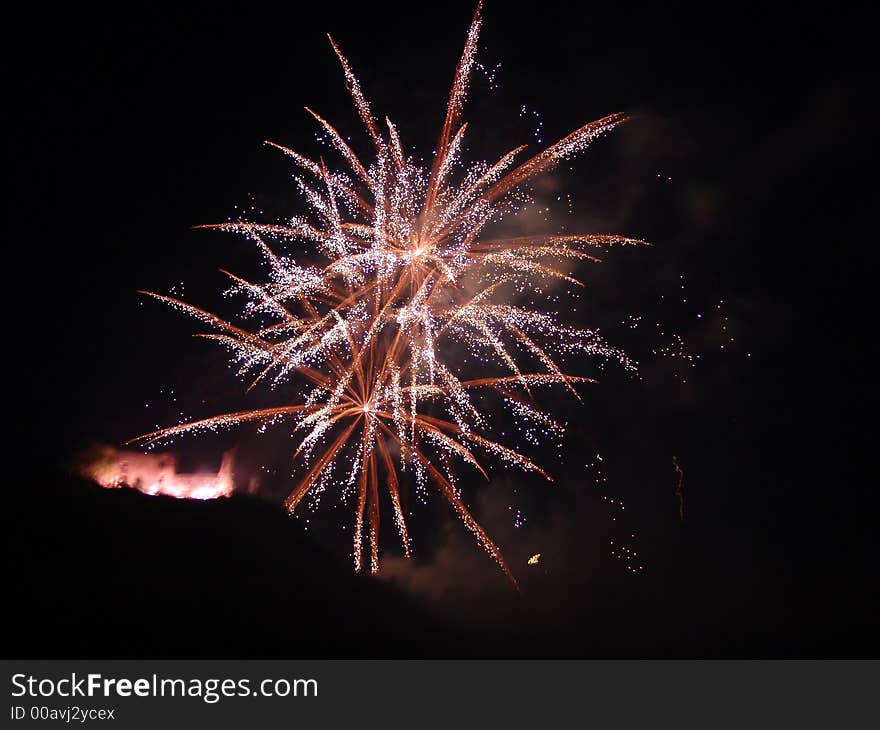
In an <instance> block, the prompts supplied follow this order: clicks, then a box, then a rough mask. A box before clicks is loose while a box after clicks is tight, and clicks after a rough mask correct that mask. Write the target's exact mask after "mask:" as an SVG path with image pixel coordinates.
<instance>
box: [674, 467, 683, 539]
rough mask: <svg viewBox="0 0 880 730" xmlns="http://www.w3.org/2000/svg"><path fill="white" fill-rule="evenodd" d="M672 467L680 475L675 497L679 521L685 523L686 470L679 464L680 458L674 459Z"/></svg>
mask: <svg viewBox="0 0 880 730" xmlns="http://www.w3.org/2000/svg"><path fill="white" fill-rule="evenodd" d="M672 467H673V469H675V473H676V474H677V475H678V482H677V484H676V485H675V496H676V497H678V519H679V520H681V521H682V522H684V469H682V468H681V465H680V464H679V463H678V457H676V456H674V455H673V457H672Z"/></svg>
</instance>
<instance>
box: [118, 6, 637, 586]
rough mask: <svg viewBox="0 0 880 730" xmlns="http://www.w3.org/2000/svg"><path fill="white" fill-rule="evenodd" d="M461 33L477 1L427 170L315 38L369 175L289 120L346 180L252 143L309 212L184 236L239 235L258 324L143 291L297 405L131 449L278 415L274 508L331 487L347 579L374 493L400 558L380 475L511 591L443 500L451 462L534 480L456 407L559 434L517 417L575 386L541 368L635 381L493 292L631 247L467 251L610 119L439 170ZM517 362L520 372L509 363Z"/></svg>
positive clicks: (223, 420) (620, 356) (533, 287)
mask: <svg viewBox="0 0 880 730" xmlns="http://www.w3.org/2000/svg"><path fill="white" fill-rule="evenodd" d="M480 25H481V8H480V7H479V6H478V7H477V12H476V14H475V16H474V19H473V22H472V24H471V27H470V31H469V33H468V36H467V42H466V44H465V48H464V53H463V55H462V57H461V60H460V61H459V63H458V66H457V68H456V71H455V77H454V80H453V84H452V92H451V94H450V97H449V102H448V105H447V109H446V118H445V121H444V122H443V128H442V131H441V133H440V138H439V141H438V143H437V150H436V154H435V156H434V160H433V163H432V164H431V166H430V168H427V169H424V168H422V167H420V166H418V165H417V164H416V162H415V160H414V158H412V157H410V156H409V155H408V154H407V152H406V150H405V148H404V146H403V144H402V142H401V138H400V136H399V134H398V131H397V127H396V126H395V125H394V124H393V123H392V122H391V121H390V120H389V119H387V118H386V119H385V120H384V124H380V122H379V121H377V119H376V118H375V117H374V116H373V113H372V111H371V109H370V105H369V104H368V102H367V100H366V98H365V96H364V94H363V91H362V90H361V86H360V83H359V82H358V79H357V78H356V77H355V75H354V74H353V73H352V70H351V68H350V66H349V64H348V62H347V61H346V59H345V57H344V56H343V55H342V53H341V52H340V50H339V47H338V46H337V45H336V43H335V42H334V41H333V40H332V39H331V40H330V43H331V45H332V47H333V50H334V52H335V53H336V55H337V56H338V58H339V61H340V62H341V64H342V69H343V72H344V76H345V82H346V86H347V87H348V91H349V93H350V94H351V97H352V99H353V100H354V104H355V107H356V109H357V111H358V114H359V115H360V118H361V120H362V121H363V124H364V127H365V128H366V132H367V135H368V137H369V140H370V142H371V147H372V160H371V161H370V162H369V163H367V162H363V161H362V160H361V159H360V158H359V157H358V155H357V154H356V153H355V152H354V150H353V149H352V148H351V147H350V146H349V144H348V143H347V142H346V141H345V138H344V137H343V136H342V135H341V134H340V133H339V132H337V130H336V129H334V127H333V126H331V125H330V124H329V123H328V122H327V121H325V120H324V119H323V118H322V117H321V116H319V115H318V114H317V113H315V112H313V111H311V110H308V111H309V113H310V114H311V115H312V116H313V117H314V118H315V120H316V121H317V123H318V124H319V125H320V127H321V128H322V129H323V131H324V133H325V135H326V138H327V139H328V140H329V142H330V143H331V145H332V146H333V147H334V148H335V150H336V152H337V153H338V154H339V156H340V157H341V158H342V160H343V162H344V163H345V168H346V169H344V170H341V171H332V170H331V169H330V168H329V167H328V166H327V165H326V164H325V162H324V160H323V159H321V160H319V161H317V162H315V161H313V160H311V159H308V158H306V157H304V156H302V155H300V154H299V153H297V152H294V151H293V150H291V149H288V148H287V147H284V146H281V145H278V144H275V143H271V142H270V143H268V144H270V145H272V146H273V147H275V148H277V149H278V150H280V151H281V152H282V153H284V154H285V155H287V156H288V157H289V158H290V159H291V160H292V161H293V164H294V165H295V166H296V168H297V169H298V174H297V176H296V178H295V179H296V181H297V185H298V186H299V189H300V192H301V193H302V195H303V196H304V197H305V199H306V201H307V202H308V204H309V207H310V209H311V213H312V215H311V217H310V218H308V219H307V218H304V217H296V218H292V219H289V220H287V221H284V222H283V223H259V222H248V221H243V220H242V221H235V222H228V223H221V224H217V225H212V226H201V227H202V228H217V229H221V230H223V231H229V232H233V233H239V234H243V235H244V236H246V237H247V238H248V239H250V240H252V241H253V242H254V243H255V244H256V245H257V246H258V247H259V249H260V251H261V252H262V256H263V260H264V262H265V264H266V266H267V268H268V271H269V275H268V278H267V280H266V281H264V282H262V283H253V282H250V281H246V280H244V279H242V278H240V277H238V276H235V275H233V274H228V276H229V277H230V279H231V280H232V291H233V292H234V293H237V294H240V295H242V296H243V298H244V302H245V304H244V306H243V310H242V318H243V319H244V320H247V318H248V317H250V318H252V319H253V318H260V320H261V321H260V324H259V325H248V324H242V325H240V326H239V325H236V324H232V323H231V322H228V321H226V320H224V319H221V318H220V317H217V316H215V315H213V314H211V313H210V312H207V311H205V310H203V309H199V308H198V307H195V306H193V305H191V304H188V303H185V302H183V301H180V300H178V299H174V298H171V297H167V296H163V295H159V294H153V293H150V292H145V293H146V294H149V295H150V296H153V297H155V298H157V299H159V300H162V301H164V302H166V303H167V304H170V305H171V306H173V307H175V308H177V309H179V310H181V311H183V312H185V313H188V314H190V315H192V316H194V317H196V318H197V319H199V320H201V321H202V322H204V323H205V324H207V325H210V326H211V327H212V329H213V330H214V331H213V332H212V333H210V334H205V335H203V336H205V337H208V338H211V339H213V340H215V341H216V342H218V343H220V344H221V345H223V346H225V347H227V348H228V349H229V350H230V351H231V352H232V355H233V358H234V360H235V362H236V363H237V365H238V366H239V367H240V373H241V374H242V375H243V376H245V377H248V378H249V381H250V387H254V386H255V385H257V384H261V383H266V384H271V385H276V384H279V383H285V382H290V381H293V382H296V383H298V384H299V386H298V391H299V394H300V395H299V397H298V398H297V402H296V403H293V404H282V405H279V406H278V407H275V408H266V409H259V410H250V411H241V412H237V413H226V414H223V415H219V416H215V417H213V418H206V419H204V420H199V421H194V422H189V423H183V424H180V425H177V426H172V427H170V428H164V429H162V430H159V431H155V432H153V433H149V434H145V435H143V436H140V437H138V438H137V439H135V441H140V442H142V443H152V442H155V441H157V440H160V439H166V438H169V437H174V436H177V435H180V434H186V433H192V432H198V431H201V430H205V429H210V430H213V429H218V428H221V427H226V426H236V425H239V424H243V423H248V422H254V423H258V424H261V425H264V426H265V425H267V424H270V423H276V422H280V421H283V420H288V421H289V422H290V423H292V425H293V429H292V433H293V436H294V438H296V439H297V442H298V446H297V448H296V453H295V456H294V459H298V460H300V461H301V462H302V465H303V467H302V471H303V472H304V476H302V477H301V478H300V479H299V481H298V482H297V483H296V485H295V486H294V488H293V491H291V492H290V494H289V496H288V497H287V499H286V501H285V505H286V507H287V509H288V510H289V511H290V512H291V513H292V512H294V510H296V509H297V507H298V506H299V505H300V503H301V502H302V501H303V499H304V498H305V497H306V495H309V494H311V495H312V496H313V497H315V498H317V497H320V495H321V494H322V493H323V492H324V491H325V490H326V489H327V488H328V487H331V486H332V487H334V488H337V489H339V490H340V491H341V492H342V495H343V497H344V498H346V499H347V498H348V497H353V498H354V499H353V500H352V501H353V502H354V504H355V513H354V528H355V529H354V564H355V569H356V570H361V569H362V567H363V566H364V547H365V544H367V543H368V544H369V558H368V563H367V564H368V565H369V570H370V571H371V572H373V573H375V572H376V571H377V570H378V568H379V522H380V514H379V513H380V510H379V494H380V489H386V490H387V491H388V494H389V496H390V502H391V505H392V508H393V518H394V522H395V525H396V527H397V531H398V532H399V534H400V539H401V542H402V543H403V550H404V552H405V553H406V555H407V556H409V554H410V538H409V535H408V533H407V524H406V520H405V519H404V513H403V509H402V507H401V489H402V484H401V481H400V478H399V474H400V473H403V472H409V473H410V474H412V475H413V480H414V482H415V486H416V492H417V494H419V496H420V497H422V498H424V495H425V494H426V490H427V489H428V487H429V486H433V487H434V488H435V489H437V490H438V491H439V492H440V494H441V495H442V496H443V498H444V499H445V500H446V501H447V502H448V503H449V505H450V506H451V507H452V509H453V510H454V511H455V512H456V514H457V515H458V516H459V517H460V518H461V520H462V521H463V522H464V524H465V526H466V527H467V528H468V530H470V531H471V532H472V533H473V535H474V536H475V538H476V540H477V542H478V543H479V544H480V545H481V546H482V547H483V548H484V549H485V550H486V552H487V553H489V555H491V556H492V558H494V560H495V561H496V562H497V563H498V565H499V566H500V567H501V569H502V570H503V571H504V573H505V574H507V575H508V576H509V577H510V579H511V580H512V581H514V583H515V582H516V581H515V579H514V577H513V575H512V573H511V572H510V569H509V568H508V567H507V564H506V563H505V560H504V557H503V556H502V554H501V551H500V550H499V549H498V547H497V546H496V545H495V544H494V543H493V542H492V540H491V539H490V538H489V536H488V535H487V534H486V533H485V531H484V530H483V528H482V527H480V525H479V524H478V523H477V521H476V520H475V519H474V517H473V516H472V515H471V513H470V511H469V510H468V509H467V507H466V506H465V504H464V502H463V501H462V495H461V491H460V489H459V487H458V485H457V479H456V464H457V462H467V463H468V464H470V465H471V466H472V467H473V468H475V469H476V470H477V471H479V472H480V473H481V474H483V475H485V474H486V472H485V470H484V468H483V466H482V464H481V462H480V458H481V457H478V454H481V455H486V454H488V455H491V456H495V457H497V458H498V459H500V460H501V461H503V462H505V463H506V464H507V465H512V466H516V467H519V468H521V469H523V470H525V471H528V472H536V473H538V474H541V475H543V476H545V477H547V478H548V479H549V478H550V477H549V476H548V475H547V474H546V473H545V472H544V471H543V470H542V469H540V468H539V467H538V466H536V465H535V464H534V463H533V462H532V461H530V460H529V459H528V458H526V457H525V456H523V455H522V454H521V453H520V452H519V451H518V450H517V449H516V448H513V447H510V446H504V445H502V444H500V443H498V442H497V441H495V440H493V439H490V438H488V437H487V436H486V435H483V433H484V432H485V430H486V428H487V424H486V419H485V417H484V414H483V413H481V411H480V410H479V408H478V407H477V406H476V404H475V403H474V401H473V400H472V394H473V393H474V392H475V391H477V390H482V391H489V392H494V393H495V394H497V395H498V396H500V400H501V401H502V402H503V404H504V405H505V406H506V407H508V408H509V409H510V411H511V412H512V414H513V416H514V418H515V419H517V421H518V422H528V423H530V424H531V425H532V426H533V427H536V428H537V429H538V430H540V431H542V432H544V433H545V434H549V433H553V434H558V433H559V432H560V431H561V426H560V424H557V423H556V422H555V421H553V419H551V418H550V417H549V416H548V415H547V414H545V413H543V412H542V411H540V410H538V408H537V407H536V406H535V405H534V401H533V391H534V389H536V388H537V387H539V386H545V385H562V386H564V387H567V388H568V389H569V390H570V391H571V392H572V393H574V395H575V396H577V392H576V390H575V387H574V386H575V385H576V384H577V383H581V382H585V381H587V380H588V379H587V378H583V377H577V376H572V375H568V374H565V373H563V372H562V370H561V369H560V367H559V366H558V365H557V363H556V359H557V358H559V357H560V356H561V355H565V354H586V355H598V356H601V357H606V358H615V359H617V360H618V361H619V362H621V363H622V364H623V365H624V366H625V367H629V368H631V367H634V366H633V364H632V363H631V362H630V361H629V359H628V358H627V357H626V355H625V354H624V353H622V352H620V351H619V350H617V349H615V348H613V347H611V346H609V345H607V344H605V343H604V342H603V341H602V340H601V339H600V338H599V336H598V335H597V334H596V333H595V332H592V331H590V330H583V329H577V328H573V327H570V326H567V325H565V324H562V323H561V322H560V321H559V320H558V319H557V317H556V316H555V315H554V314H553V313H548V312H546V311H538V310H535V309H531V308H528V307H526V306H521V305H515V304H512V303H510V299H511V297H510V293H511V292H519V293H522V292H529V291H531V292H538V293H540V291H541V287H542V286H546V283H547V282H548V281H553V280H557V281H565V282H568V283H572V284H579V283H580V282H578V281H577V280H576V279H574V278H573V277H571V276H570V275H569V274H568V273H567V272H565V271H562V270H560V269H559V268H557V267H559V266H560V265H561V264H562V263H563V262H568V263H571V262H574V261H578V260H595V256H594V255H593V253H592V252H593V251H594V250H595V249H596V248H597V247H600V246H605V245H610V244H615V243H618V244H627V243H641V242H640V241H636V240H634V239H628V238H624V237H622V236H613V235H552V236H529V237H519V238H506V239H505V238H485V237H483V236H482V232H483V230H484V228H485V227H486V226H487V225H488V224H490V223H492V222H496V221H497V220H498V219H499V218H500V217H501V216H502V215H503V214H504V213H506V212H510V211H512V210H515V209H516V208H517V206H521V205H522V204H523V203H524V201H527V200H528V196H527V195H526V193H525V192H523V190H522V186H523V184H524V183H527V182H528V181H529V180H530V179H531V178H533V177H534V176H536V175H538V174H540V173H542V172H545V171H547V170H549V169H551V168H553V167H554V166H555V165H557V164H558V163H559V162H560V161H562V160H565V159H567V158H569V157H570V156H572V155H574V154H576V153H579V152H582V151H583V150H584V149H586V148H587V146H588V145H589V144H590V143H591V142H593V141H594V140H595V139H597V138H598V137H600V136H601V135H603V134H605V133H607V132H609V131H610V130H612V129H613V128H614V127H616V126H617V125H618V124H620V123H622V122H623V121H625V119H626V117H625V115H623V114H612V115H611V116H608V117H605V118H603V119H600V120H598V121H595V122H590V123H589V124H586V125H584V126H583V127H581V128H579V129H577V130H575V131H574V132H572V133H571V134H569V135H568V136H567V137H565V138H564V139H562V140H560V141H559V142H557V143H556V144H554V145H553V146H551V147H549V148H547V149H545V150H544V151H543V152H540V153H539V154H537V155H536V156H534V157H532V158H531V159H528V160H526V161H525V162H521V163H519V164H518V165H515V161H516V158H517V157H518V156H519V155H520V154H521V153H522V151H523V149H524V147H518V148H516V149H514V150H511V151H510V152H508V153H506V154H504V155H502V156H501V157H500V158H499V159H498V160H497V161H496V162H494V163H491V164H488V163H479V164H475V165H473V166H471V167H469V168H467V169H466V170H465V171H464V172H463V173H460V174H453V172H454V170H455V168H456V167H460V166H461V160H460V154H461V149H462V139H463V137H464V133H465V130H466V128H467V124H466V123H464V122H462V121H461V114H462V107H463V104H464V100H465V97H466V94H467V90H468V82H469V78H470V75H471V71H472V69H473V66H474V59H475V54H476V50H477V39H478V36H479V32H480ZM303 246H305V247H307V249H308V250H309V255H310V256H311V257H312V258H311V259H310V261H311V262H314V260H315V259H314V257H315V256H320V257H321V261H320V263H319V264H315V263H309V264H308V265H306V264H304V263H298V262H297V259H296V258H295V256H294V253H295V251H296V248H297V247H300V248H302V247H303ZM505 292H507V298H506V300H505ZM267 321H268V322H270V323H269V324H266V322H267ZM462 348H464V349H465V350H466V351H467V352H468V353H470V354H471V355H472V356H473V359H474V360H475V361H476V362H479V363H480V366H481V368H483V369H484V370H483V372H482V373H480V372H475V373H470V374H468V375H465V374H463V373H462V372H461V369H462V364H461V363H462V358H461V356H460V355H459V357H458V358H457V360H455V361H454V362H453V360H452V358H451V356H450V353H451V352H452V351H456V352H459V353H460V352H461V350H462ZM524 357H525V358H527V359H528V360H529V361H530V362H531V363H533V365H531V366H521V363H520V360H522V359H523V358H524Z"/></svg>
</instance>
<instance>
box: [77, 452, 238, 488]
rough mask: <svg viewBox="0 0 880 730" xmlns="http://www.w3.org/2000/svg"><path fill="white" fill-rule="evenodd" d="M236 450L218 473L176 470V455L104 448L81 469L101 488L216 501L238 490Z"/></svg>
mask: <svg viewBox="0 0 880 730" xmlns="http://www.w3.org/2000/svg"><path fill="white" fill-rule="evenodd" d="M233 458H234V450H230V451H227V452H225V453H224V454H223V460H222V462H221V463H220V469H219V471H217V472H208V471H206V472H194V473H191V474H186V473H179V472H178V471H177V457H176V456H175V455H174V454H169V453H164V454H142V453H140V452H138V451H123V450H121V449H114V448H112V447H110V446H102V447H99V448H98V449H96V450H95V453H94V454H90V455H89V457H88V458H87V459H86V460H85V463H84V464H83V465H82V467H81V472H82V473H83V475H84V476H86V477H88V478H89V479H92V480H94V481H96V482H97V483H98V484H100V485H101V486H102V487H106V488H108V489H113V488H116V487H131V488H133V489H137V490H138V491H140V492H143V493H144V494H164V495H167V496H169V497H177V498H179V499H216V498H217V497H228V496H230V495H231V494H232V493H233V491H234V490H235V482H234V479H233V472H232V463H233Z"/></svg>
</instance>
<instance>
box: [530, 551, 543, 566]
mask: <svg viewBox="0 0 880 730" xmlns="http://www.w3.org/2000/svg"><path fill="white" fill-rule="evenodd" d="M540 562H541V553H535V554H534V555H532V557H530V558H529V560H528V564H529V565H537V564H538V563H540Z"/></svg>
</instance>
